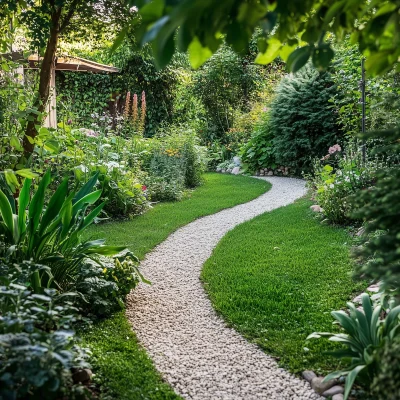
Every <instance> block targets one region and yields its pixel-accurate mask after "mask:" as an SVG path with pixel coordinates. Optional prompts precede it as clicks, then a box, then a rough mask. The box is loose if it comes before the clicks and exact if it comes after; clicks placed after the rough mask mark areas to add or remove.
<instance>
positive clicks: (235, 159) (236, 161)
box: [233, 156, 242, 167]
mask: <svg viewBox="0 0 400 400" xmlns="http://www.w3.org/2000/svg"><path fill="white" fill-rule="evenodd" d="M233 163H234V164H235V165H236V166H238V167H240V166H241V164H242V162H241V160H240V157H238V156H235V157H233Z"/></svg>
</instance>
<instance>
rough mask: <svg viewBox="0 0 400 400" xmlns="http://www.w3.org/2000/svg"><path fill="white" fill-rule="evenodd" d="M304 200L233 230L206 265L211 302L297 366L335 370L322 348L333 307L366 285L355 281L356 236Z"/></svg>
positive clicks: (284, 361) (288, 364)
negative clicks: (321, 335)
mask: <svg viewBox="0 0 400 400" xmlns="http://www.w3.org/2000/svg"><path fill="white" fill-rule="evenodd" d="M310 204H311V203H310V202H309V201H307V200H304V199H301V200H299V201H297V202H296V203H294V204H292V205H289V206H287V207H283V208H280V209H277V210H275V211H273V212H271V213H266V214H263V215H262V216H259V217H257V218H255V219H253V220H252V221H249V222H246V223H244V224H242V225H240V226H238V227H237V228H235V229H234V230H233V231H231V232H229V233H228V234H227V235H226V236H225V237H224V238H223V239H222V241H221V242H220V243H219V245H218V246H217V248H216V249H215V251H214V252H213V255H212V257H211V258H210V259H209V260H208V261H207V262H206V264H205V266H204V269H203V271H202V280H203V282H204V285H205V288H206V290H207V291H208V293H209V295H210V298H211V301H212V302H213V304H214V307H215V308H216V310H217V311H218V312H220V313H221V314H222V315H223V317H224V318H225V319H226V321H227V322H228V323H229V324H230V325H231V326H234V327H235V328H236V329H237V330H238V331H239V332H241V333H242V334H243V335H244V336H245V337H246V338H248V339H249V340H250V341H253V342H255V343H257V344H258V345H260V346H261V348H263V349H264V350H265V351H266V352H267V353H269V354H271V355H274V356H276V357H278V358H279V360H280V363H281V365H282V366H283V367H285V368H288V369H289V370H290V371H292V372H300V371H302V370H305V369H312V370H314V371H318V372H321V373H322V372H325V371H327V370H330V371H331V370H333V369H335V368H334V366H337V365H338V364H337V361H335V360H330V359H327V356H324V355H323V354H322V352H323V351H324V350H327V349H328V348H330V344H328V343H327V341H326V340H313V341H310V342H306V340H305V339H306V337H307V336H308V335H309V334H310V333H312V332H314V331H332V329H334V328H333V327H332V317H331V316H330V312H331V311H332V310H336V309H340V308H342V307H344V306H345V305H346V301H348V300H350V299H351V298H352V296H353V294H355V293H356V292H359V291H361V290H363V289H364V288H365V286H366V285H365V284H363V283H354V282H352V279H351V271H352V265H351V260H350V257H349V251H348V249H349V244H350V241H351V238H350V237H349V236H348V234H347V233H346V231H344V230H343V229H340V228H334V227H332V226H324V225H321V224H320V223H319V222H318V221H316V220H315V219H314V218H313V216H312V215H311V213H310V210H309V206H310Z"/></svg>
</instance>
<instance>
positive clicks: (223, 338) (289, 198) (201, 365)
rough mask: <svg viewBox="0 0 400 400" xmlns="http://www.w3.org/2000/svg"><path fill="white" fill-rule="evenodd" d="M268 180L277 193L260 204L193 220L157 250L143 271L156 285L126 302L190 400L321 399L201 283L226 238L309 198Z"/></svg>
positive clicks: (297, 185)
mask: <svg viewBox="0 0 400 400" xmlns="http://www.w3.org/2000/svg"><path fill="white" fill-rule="evenodd" d="M261 179H262V178H261ZM264 179H266V180H268V181H270V182H271V183H272V188H271V189H270V190H269V191H268V192H266V193H265V194H263V195H261V196H260V197H258V198H257V199H255V200H252V201H250V202H248V203H246V204H242V205H238V206H236V207H232V208H230V209H226V210H223V211H220V212H219V213H217V214H214V215H209V216H207V217H203V218H200V219H198V220H196V221H193V222H191V223H190V224H188V225H186V226H184V227H182V228H180V229H178V230H177V231H175V232H174V233H173V234H172V235H170V236H169V237H168V238H167V240H166V241H164V242H163V243H161V244H159V245H158V246H157V247H156V248H155V249H154V250H153V251H152V252H151V253H149V254H148V255H147V256H146V258H145V260H143V261H142V263H141V267H140V268H141V272H143V274H144V275H145V276H146V278H147V279H149V280H150V281H151V283H152V284H151V285H145V284H139V285H138V287H137V288H136V289H135V290H133V291H132V292H131V293H130V294H129V296H128V299H127V307H126V314H127V317H128V319H129V321H130V323H131V325H132V328H133V330H134V331H135V333H136V334H137V337H138V340H139V341H140V343H141V344H142V345H143V346H144V347H145V348H146V350H147V351H148V354H149V356H150V357H151V359H152V360H153V362H154V365H155V367H156V368H157V370H158V371H159V372H160V373H161V375H162V376H163V378H164V379H165V380H166V381H167V382H168V383H169V384H170V385H171V386H172V387H173V389H174V390H175V391H176V392H177V394H180V395H182V396H183V397H184V398H185V399H191V400H209V399H213V400H214V399H215V400H231V399H232V400H235V399H237V400H241V399H246V400H247V399H249V400H250V399H251V400H253V399H254V400H256V399H271V400H272V399H276V400H289V399H292V400H322V398H321V397H320V396H319V395H318V394H317V393H315V392H314V390H312V389H311V387H310V385H309V383H308V382H306V381H305V380H304V379H300V378H298V377H296V376H294V375H292V374H291V373H289V372H288V371H285V370H284V369H282V368H279V365H278V363H277V361H276V360H275V359H274V358H273V357H272V356H269V355H268V354H265V353H264V352H263V351H262V350H261V349H260V348H259V347H258V346H257V345H255V344H253V343H250V342H248V341H247V340H245V339H244V338H243V337H242V336H241V335H239V334H238V333H237V332H236V331H235V330H234V329H232V328H230V327H228V326H227V325H226V323H225V322H224V321H223V320H222V318H221V317H220V316H219V315H217V313H216V312H215V310H214V309H213V307H212V304H211V302H210V299H209V297H208V296H207V294H206V292H205V290H204V287H203V285H202V282H201V280H200V274H201V270H202V267H203V264H204V262H205V261H206V260H207V259H208V258H209V257H210V256H211V254H212V252H213V250H214V248H215V247H216V246H217V245H218V242H219V241H220V240H221V239H222V237H223V236H224V235H225V234H226V233H227V232H229V231H231V230H232V229H233V228H234V227H235V226H237V225H239V224H241V223H243V222H245V221H248V220H250V219H252V218H254V217H255V216H257V215H260V214H263V213H265V212H268V211H272V210H274V209H276V208H279V207H282V206H285V205H288V204H290V203H293V202H294V201H295V200H296V199H298V198H300V197H302V196H304V195H305V194H306V192H307V190H306V187H305V183H304V181H302V180H298V179H291V178H277V177H271V178H264Z"/></svg>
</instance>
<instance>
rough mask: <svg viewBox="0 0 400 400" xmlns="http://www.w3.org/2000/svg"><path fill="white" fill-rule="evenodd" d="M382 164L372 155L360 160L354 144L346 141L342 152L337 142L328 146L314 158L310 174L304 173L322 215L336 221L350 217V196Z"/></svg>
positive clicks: (370, 181) (368, 181)
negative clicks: (319, 158) (321, 153)
mask: <svg viewBox="0 0 400 400" xmlns="http://www.w3.org/2000/svg"><path fill="white" fill-rule="evenodd" d="M383 165H385V162H384V161H382V160H381V159H379V158H376V157H368V158H367V159H366V161H365V162H364V161H363V160H362V154H361V151H360V150H359V148H358V147H357V146H356V145H355V144H349V145H348V146H347V148H346V149H345V151H344V152H343V151H342V149H341V147H340V146H339V145H334V146H331V147H330V148H329V152H328V154H327V155H326V156H324V157H323V158H322V159H321V160H315V162H314V171H313V174H312V175H309V176H308V180H309V185H310V186H311V187H312V188H313V189H314V190H315V201H316V202H317V203H318V204H319V205H320V206H321V207H322V209H323V215H324V216H325V217H327V218H328V219H329V221H331V222H333V223H338V224H343V223H346V222H349V221H350V220H351V219H352V218H354V215H352V212H353V209H354V204H353V201H352V198H351V196H352V195H354V194H355V193H357V192H358V191H359V190H361V189H366V188H369V187H370V186H372V185H373V184H374V182H375V179H376V174H377V171H378V170H379V169H380V168H381V167H382V166H383Z"/></svg>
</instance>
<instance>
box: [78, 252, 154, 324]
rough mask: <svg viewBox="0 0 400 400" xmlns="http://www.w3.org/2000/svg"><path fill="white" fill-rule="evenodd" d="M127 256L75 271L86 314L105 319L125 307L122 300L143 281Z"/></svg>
mask: <svg viewBox="0 0 400 400" xmlns="http://www.w3.org/2000/svg"><path fill="white" fill-rule="evenodd" d="M137 261H138V260H137V258H136V257H134V256H133V255H132V254H131V253H128V254H125V255H124V256H123V257H119V258H114V263H113V264H111V263H107V264H106V265H105V266H100V265H98V264H96V263H92V262H89V261H88V262H87V263H86V264H84V265H82V266H81V269H80V271H79V277H78V281H77V283H76V290H77V291H78V292H79V293H80V294H81V295H82V301H81V306H82V309H83V310H84V311H85V313H87V314H94V315H96V316H102V317H104V316H107V315H110V314H111V313H113V312H115V311H117V310H120V309H123V308H124V307H125V299H126V296H127V295H128V294H129V292H130V291H131V290H132V289H134V288H135V287H136V285H137V284H138V283H139V281H140V280H142V281H144V282H147V283H149V282H148V281H146V280H145V279H144V278H143V277H142V275H141V274H140V272H139V270H138V268H137Z"/></svg>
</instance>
